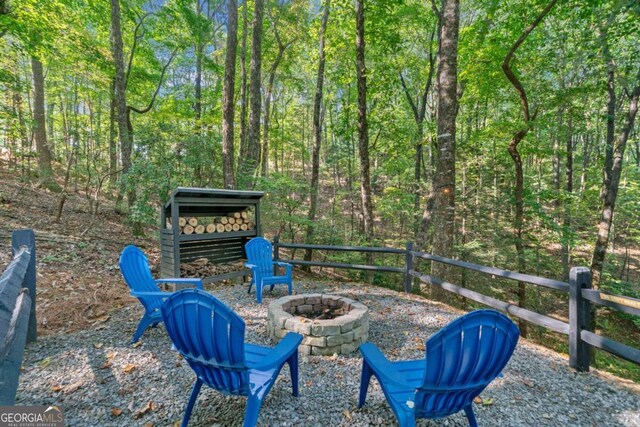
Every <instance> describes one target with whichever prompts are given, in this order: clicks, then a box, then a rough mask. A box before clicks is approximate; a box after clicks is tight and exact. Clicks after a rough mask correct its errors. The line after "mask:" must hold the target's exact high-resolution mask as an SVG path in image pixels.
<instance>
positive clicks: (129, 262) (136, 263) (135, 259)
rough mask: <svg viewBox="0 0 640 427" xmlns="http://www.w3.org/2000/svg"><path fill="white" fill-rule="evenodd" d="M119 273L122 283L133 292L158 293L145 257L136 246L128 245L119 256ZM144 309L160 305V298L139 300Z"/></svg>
mask: <svg viewBox="0 0 640 427" xmlns="http://www.w3.org/2000/svg"><path fill="white" fill-rule="evenodd" d="M120 272H121V273H122V276H123V277H124V281H125V282H127V285H128V286H129V288H130V289H131V290H132V291H135V292H158V291H160V289H158V287H157V286H156V284H155V282H154V280H153V276H152V275H151V270H150V269H149V261H148V260H147V256H146V255H145V254H144V252H142V251H141V250H140V249H139V248H138V247H137V246H134V245H129V246H127V247H126V248H124V250H123V251H122V254H120ZM140 302H141V303H142V305H144V307H145V308H146V309H147V310H149V309H153V308H156V307H160V306H161V305H162V299H161V298H144V299H142V298H141V299H140Z"/></svg>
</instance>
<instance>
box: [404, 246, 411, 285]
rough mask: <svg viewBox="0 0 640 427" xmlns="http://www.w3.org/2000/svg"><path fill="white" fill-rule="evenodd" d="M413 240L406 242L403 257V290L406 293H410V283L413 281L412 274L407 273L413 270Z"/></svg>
mask: <svg viewBox="0 0 640 427" xmlns="http://www.w3.org/2000/svg"><path fill="white" fill-rule="evenodd" d="M411 251H413V242H407V253H406V257H405V271H404V291H405V292H406V293H408V294H410V293H411V283H412V282H413V276H411V274H410V273H409V272H410V271H411V270H413V255H412V254H411Z"/></svg>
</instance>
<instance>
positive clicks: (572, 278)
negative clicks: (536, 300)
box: [569, 267, 591, 372]
mask: <svg viewBox="0 0 640 427" xmlns="http://www.w3.org/2000/svg"><path fill="white" fill-rule="evenodd" d="M583 289H591V271H590V270H589V269H588V268H586V267H574V268H572V269H571V272H570V273H569V366H571V367H572V368H573V369H575V370H577V371H578V372H589V359H590V356H591V346H590V345H589V344H587V343H586V342H584V341H582V338H581V336H580V333H581V331H582V330H583V329H588V328H589V324H590V322H591V302H590V301H589V300H587V299H585V298H583V297H582V290H583Z"/></svg>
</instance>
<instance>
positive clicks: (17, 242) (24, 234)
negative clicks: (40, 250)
mask: <svg viewBox="0 0 640 427" xmlns="http://www.w3.org/2000/svg"><path fill="white" fill-rule="evenodd" d="M22 246H27V247H28V248H29V252H30V253H31V257H30V259H29V265H28V266H27V271H26V273H25V275H24V282H23V284H22V287H23V288H27V289H28V290H29V296H30V297H31V301H32V303H31V312H30V313H29V328H28V329H27V343H30V342H34V341H35V340H36V336H37V334H38V331H37V322H36V236H35V234H33V230H15V231H14V232H13V233H11V249H12V252H13V256H15V255H16V253H18V251H19V250H20V247H22Z"/></svg>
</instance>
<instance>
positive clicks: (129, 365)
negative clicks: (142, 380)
mask: <svg viewBox="0 0 640 427" xmlns="http://www.w3.org/2000/svg"><path fill="white" fill-rule="evenodd" d="M137 368H138V367H137V366H136V365H134V364H132V363H127V364H126V365H124V368H122V370H123V371H124V373H125V374H130V373H131V372H133V371H135V370H136V369H137Z"/></svg>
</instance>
